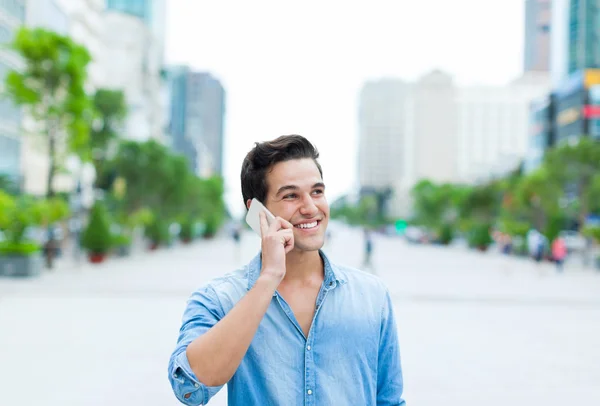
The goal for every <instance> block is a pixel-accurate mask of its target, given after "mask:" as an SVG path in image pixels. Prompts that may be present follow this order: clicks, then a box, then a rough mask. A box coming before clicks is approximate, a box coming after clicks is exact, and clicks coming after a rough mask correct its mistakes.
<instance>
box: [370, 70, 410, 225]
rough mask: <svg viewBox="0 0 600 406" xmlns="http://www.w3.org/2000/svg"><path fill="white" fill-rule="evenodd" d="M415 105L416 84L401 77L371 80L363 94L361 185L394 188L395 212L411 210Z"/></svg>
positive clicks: (400, 212) (375, 189)
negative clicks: (412, 113)
mask: <svg viewBox="0 0 600 406" xmlns="http://www.w3.org/2000/svg"><path fill="white" fill-rule="evenodd" d="M413 108H414V102H413V99H412V85H411V84H409V83H406V82H404V81H402V80H399V79H382V80H378V81H372V82H368V83H366V84H365V85H364V86H363V88H362V90H361V92H360V95H359V107H358V128H359V145H358V180H359V185H360V189H361V190H374V191H382V190H385V189H387V188H390V189H392V190H394V197H393V198H392V202H391V204H390V208H391V209H392V210H391V211H392V214H393V215H403V214H406V212H407V210H408V201H407V199H406V198H407V197H408V187H409V186H408V185H409V183H410V182H409V181H408V179H407V178H408V176H409V174H410V171H411V168H410V165H411V163H412V162H413V161H412V156H411V154H410V151H411V149H412V146H411V144H410V143H411V141H412V140H413V138H412V132H413V128H412V120H411V117H412V116H411V112H412V111H413ZM405 183H406V185H405ZM403 198H405V199H403Z"/></svg>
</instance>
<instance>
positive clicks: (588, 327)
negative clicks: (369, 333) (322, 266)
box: [0, 225, 600, 406]
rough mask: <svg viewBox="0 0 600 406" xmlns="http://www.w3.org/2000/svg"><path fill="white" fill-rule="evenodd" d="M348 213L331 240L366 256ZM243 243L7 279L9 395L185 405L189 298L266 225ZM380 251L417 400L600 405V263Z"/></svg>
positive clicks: (48, 405) (6, 404)
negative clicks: (178, 367)
mask: <svg viewBox="0 0 600 406" xmlns="http://www.w3.org/2000/svg"><path fill="white" fill-rule="evenodd" d="M336 226H337V227H335V228H334V230H333V235H332V238H331V241H329V242H328V245H327V247H326V250H327V251H328V252H329V253H330V256H331V257H332V259H334V260H335V261H337V262H343V263H346V264H348V265H353V266H360V263H361V259H362V258H361V252H362V235H361V233H360V232H359V231H357V230H352V229H349V228H346V227H344V226H339V225H336ZM242 242H243V244H242V249H241V253H240V255H239V257H236V251H235V246H234V244H233V241H232V240H231V239H226V238H225V237H223V238H217V239H215V240H212V241H201V242H197V243H195V244H192V245H189V246H176V247H174V248H171V249H164V250H159V251H156V252H137V253H136V254H135V255H134V256H132V257H130V258H126V259H112V260H110V261H109V262H107V263H105V264H103V265H100V266H91V265H88V264H87V263H86V264H84V265H82V266H81V267H76V266H71V267H67V266H63V267H62V268H61V269H57V270H56V271H54V272H53V273H46V274H44V275H43V276H42V277H41V278H38V279H33V280H14V279H13V280H10V279H0V326H2V330H1V333H0V382H2V384H1V387H2V389H1V390H0V405H3V406H29V405H38V404H41V403H43V404H44V405H45V406H80V405H85V406H88V405H90V406H96V405H114V406H118V405H128V406H136V405H140V406H141V405H145V406H153V405H157V406H158V405H161V406H163V405H176V404H178V401H177V400H176V399H175V397H174V396H173V395H172V393H171V390H170V387H169V384H168V381H167V375H166V371H167V362H168V358H169V355H170V353H171V351H172V349H173V347H174V345H175V340H176V337H177V332H178V328H179V323H180V319H181V315H182V311H183V308H184V306H185V302H186V298H187V297H188V295H189V294H190V293H191V292H192V291H193V290H194V289H195V288H196V287H198V286H199V285H201V284H203V283H204V282H205V281H207V280H209V279H210V278H212V277H214V276H216V275H219V274H222V273H224V272H227V271H229V270H231V269H233V268H234V267H236V266H237V264H238V263H241V262H242V261H244V262H245V261H247V260H248V259H250V258H251V257H252V256H253V255H254V253H255V252H256V249H257V248H258V243H259V241H258V238H256V237H255V236H254V235H251V234H245V235H244V237H243V239H242ZM374 263H375V266H376V272H377V274H378V275H379V276H380V277H381V278H383V279H384V280H385V281H386V283H387V285H388V286H389V289H390V291H391V293H392V295H393V297H394V301H395V309H396V312H397V320H398V328H399V333H400V340H401V345H402V356H403V368H404V375H405V397H406V399H407V402H408V404H409V405H441V404H444V405H457V406H458V405H460V406H482V405H489V406H495V405H508V404H510V405H515V406H518V405H533V404H535V405H546V406H553V405H556V406H558V405H561V406H562V405H565V404H569V405H578V406H585V405H598V404H600V386H599V385H598V382H600V345H598V341H599V339H600V274H598V273H594V272H593V271H591V270H582V269H579V268H576V267H575V268H569V267H567V269H566V272H565V273H564V274H557V273H556V272H555V270H554V268H553V267H552V266H550V265H549V264H542V265H541V266H538V267H536V265H535V264H533V263H532V262H529V261H527V260H520V259H515V258H510V259H508V258H504V257H501V256H499V255H497V254H495V253H487V254H481V253H478V252H473V251H467V250H462V249H460V248H442V247H435V246H414V245H408V244H407V243H406V242H405V241H404V240H402V239H400V238H393V237H382V236H379V237H377V238H376V239H375V251H374ZM358 384H360V383H358ZM34 393H35V395H34ZM40 402H41V403H40ZM210 404H211V405H215V406H219V405H225V404H226V390H223V391H221V392H220V393H219V395H218V396H217V397H215V398H214V399H213V401H212V402H211V403H210Z"/></svg>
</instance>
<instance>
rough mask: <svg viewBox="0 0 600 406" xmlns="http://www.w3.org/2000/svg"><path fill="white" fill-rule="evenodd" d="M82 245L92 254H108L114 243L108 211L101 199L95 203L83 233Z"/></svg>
mask: <svg viewBox="0 0 600 406" xmlns="http://www.w3.org/2000/svg"><path fill="white" fill-rule="evenodd" d="M81 242H82V246H83V247H84V248H85V249H87V250H88V251H89V252H90V253H91V254H96V255H103V254H106V253H107V252H108V251H109V250H110V248H111V245H112V239H111V233H110V219H109V215H108V211H107V210H106V207H105V206H104V204H103V203H102V202H100V201H97V202H96V203H94V206H93V207H92V211H91V213H90V222H89V223H88V225H87V227H86V229H85V230H84V232H83V235H82V240H81Z"/></svg>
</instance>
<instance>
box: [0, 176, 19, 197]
mask: <svg viewBox="0 0 600 406" xmlns="http://www.w3.org/2000/svg"><path fill="white" fill-rule="evenodd" d="M0 191H5V192H7V193H9V194H11V195H16V194H17V193H18V191H19V188H18V187H17V185H16V184H15V182H14V181H13V180H12V178H11V177H10V176H8V175H5V174H0Z"/></svg>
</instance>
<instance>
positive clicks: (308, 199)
mask: <svg viewBox="0 0 600 406" xmlns="http://www.w3.org/2000/svg"><path fill="white" fill-rule="evenodd" d="M318 212H319V209H318V208H317V206H316V205H315V202H314V201H313V199H312V196H310V195H308V196H305V197H304V200H303V201H302V207H301V208H300V214H302V215H303V216H314V215H315V214H317V213H318Z"/></svg>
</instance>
